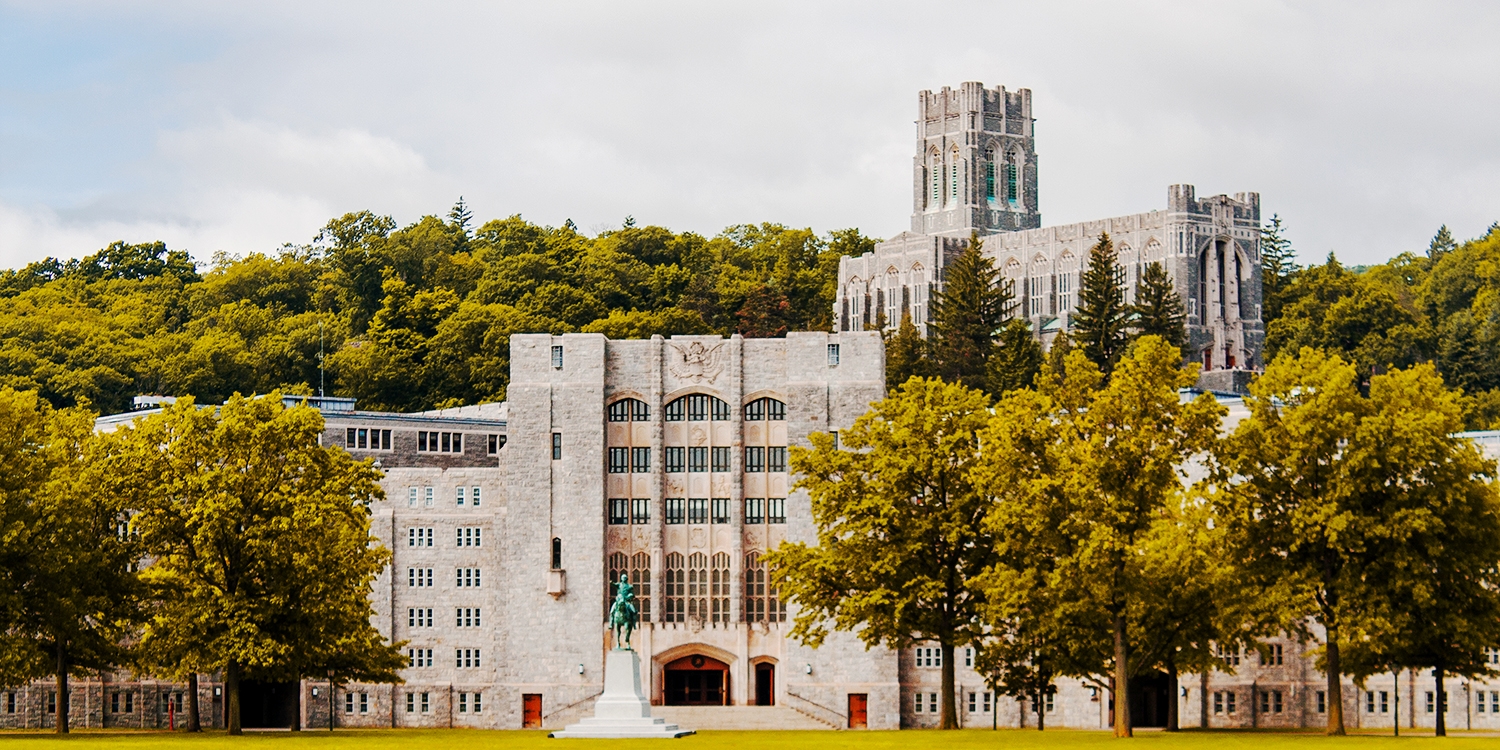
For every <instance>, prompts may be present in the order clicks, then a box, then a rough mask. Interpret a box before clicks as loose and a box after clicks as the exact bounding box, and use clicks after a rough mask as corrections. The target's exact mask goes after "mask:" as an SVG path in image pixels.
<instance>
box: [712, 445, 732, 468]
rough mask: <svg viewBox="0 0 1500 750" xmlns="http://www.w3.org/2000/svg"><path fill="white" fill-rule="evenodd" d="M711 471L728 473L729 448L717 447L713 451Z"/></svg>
mask: <svg viewBox="0 0 1500 750" xmlns="http://www.w3.org/2000/svg"><path fill="white" fill-rule="evenodd" d="M713 470H714V471H729V448H728V447H718V448H714V449H713Z"/></svg>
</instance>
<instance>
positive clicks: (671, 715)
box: [651, 706, 833, 730]
mask: <svg viewBox="0 0 1500 750" xmlns="http://www.w3.org/2000/svg"><path fill="white" fill-rule="evenodd" d="M651 716H652V718H662V719H666V720H667V723H668V724H676V725H678V726H680V727H682V728H683V729H698V730H703V729H737V730H744V729H752V730H753V729H795V730H805V729H833V727H831V726H829V725H827V724H824V723H823V722H821V721H818V720H816V719H813V718H812V717H810V716H807V715H806V714H802V713H799V712H797V711H795V710H793V709H790V708H787V707H786V706H652V707H651Z"/></svg>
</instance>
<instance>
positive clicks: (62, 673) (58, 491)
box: [0, 388, 141, 734]
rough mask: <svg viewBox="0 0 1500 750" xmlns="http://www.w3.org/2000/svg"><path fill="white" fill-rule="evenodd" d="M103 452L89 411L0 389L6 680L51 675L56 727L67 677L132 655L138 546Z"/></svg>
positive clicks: (64, 716) (65, 706)
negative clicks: (111, 488) (103, 464)
mask: <svg viewBox="0 0 1500 750" xmlns="http://www.w3.org/2000/svg"><path fill="white" fill-rule="evenodd" d="M97 451H98V439H97V438H96V436H95V433H94V414H92V413H91V412H88V411H84V410H82V409H67V410H62V411H54V410H53V409H52V408H51V406H49V405H48V404H47V402H46V401H44V400H42V399H40V398H38V396H37V394H36V393H34V392H22V391H16V390H13V389H11V388H0V459H3V460H4V465H5V467H6V468H5V471H4V472H0V474H3V475H4V479H3V480H0V523H4V526H3V527H0V560H3V562H4V563H5V565H4V568H3V573H0V581H3V584H0V585H3V590H0V606H3V607H4V611H0V614H4V615H5V616H6V617H5V620H4V622H5V626H4V631H3V635H0V648H3V653H0V682H3V683H4V684H17V683H21V682H25V681H27V680H32V679H38V678H41V677H45V676H47V675H49V674H50V675H53V676H54V679H55V680H56V688H55V690H56V694H57V711H56V724H55V726H56V730H57V732H58V733H59V734H66V733H67V732H68V728H69V724H70V719H71V706H70V702H69V696H70V695H71V693H70V690H69V688H68V678H69V677H70V676H71V675H73V674H79V673H91V672H98V671H101V670H108V669H113V668H115V667H118V666H120V665H122V664H125V663H127V661H128V658H129V656H128V652H127V650H126V646H125V644H126V640H127V638H126V637H127V636H128V635H129V634H130V633H131V632H132V629H133V626H134V625H135V624H136V621H137V613H138V606H139V602H140V594H141V586H140V584H139V581H138V579H137V575H136V573H135V565H136V563H137V562H138V561H139V560H140V557H141V554H140V547H139V546H138V545H137V544H136V542H135V540H134V539H133V538H132V537H131V536H130V535H128V534H126V533H123V524H124V521H125V518H126V510H127V508H126V506H125V505H124V504H123V502H122V498H121V497H119V496H117V495H115V494H112V493H110V492H108V491H106V490H105V489H104V487H103V482H104V479H105V475H104V473H103V472H101V471H100V470H99V468H98V455H97Z"/></svg>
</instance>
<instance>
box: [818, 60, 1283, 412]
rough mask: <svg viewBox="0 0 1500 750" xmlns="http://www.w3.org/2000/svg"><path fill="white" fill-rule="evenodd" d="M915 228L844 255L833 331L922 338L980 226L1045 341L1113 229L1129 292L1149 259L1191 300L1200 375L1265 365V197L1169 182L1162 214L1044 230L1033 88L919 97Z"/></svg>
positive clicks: (1238, 384)
mask: <svg viewBox="0 0 1500 750" xmlns="http://www.w3.org/2000/svg"><path fill="white" fill-rule="evenodd" d="M917 101H918V104H917V110H918V119H917V151H916V156H915V163H914V179H915V183H916V184H915V193H914V201H913V211H912V230H911V231H910V232H902V233H901V234H899V235H897V236H896V237H893V238H891V239H889V240H886V241H885V242H882V243H880V244H878V245H876V247H875V250H874V251H873V252H870V253H866V254H864V255H861V256H858V257H847V258H843V259H842V260H841V261H840V264H839V288H838V297H837V299H836V300H835V302H834V317H835V319H836V320H837V321H838V329H839V330H841V331H859V330H868V329H871V328H877V327H881V326H884V327H886V328H894V327H895V326H897V325H899V324H900V322H901V318H902V317H903V316H905V315H910V316H911V318H912V321H913V322H914V323H916V324H917V327H918V328H919V329H920V330H922V332H923V333H924V334H925V333H926V329H927V321H928V319H929V317H930V315H931V307H930V302H931V297H932V295H933V294H934V293H936V292H939V291H941V289H942V280H943V274H944V269H945V268H946V267H947V264H948V263H949V261H950V260H951V259H952V258H953V257H954V256H956V255H957V254H958V253H960V252H962V251H963V249H964V247H965V246H966V245H967V243H968V241H969V239H970V238H971V237H972V236H973V235H974V234H976V233H977V234H978V235H979V236H980V237H981V238H983V240H984V253H985V254H986V255H988V256H989V257H990V258H992V259H993V260H994V261H995V266H996V268H998V269H1000V272H1001V274H1002V275H1003V278H1004V279H1005V280H1006V283H1007V284H1009V285H1010V288H1011V291H1012V294H1013V295H1014V296H1015V300H1016V302H1017V303H1018V304H1017V308H1016V309H1017V315H1019V316H1020V317H1022V318H1023V319H1025V320H1026V321H1027V322H1029V323H1030V324H1031V327H1032V331H1033V332H1034V333H1035V335H1036V336H1037V337H1038V338H1039V339H1041V340H1042V341H1043V342H1050V341H1051V339H1052V338H1053V337H1054V336H1055V335H1056V334H1057V333H1058V332H1060V331H1066V330H1068V329H1069V328H1070V326H1071V320H1072V315H1073V313H1074V312H1075V311H1076V309H1077V305H1078V287H1079V284H1080V281H1081V276H1082V272H1083V269H1084V267H1085V266H1086V265H1087V264H1088V254H1089V248H1090V247H1092V246H1093V245H1094V243H1096V242H1097V241H1098V240H1099V237H1100V235H1102V234H1104V233H1106V232H1107V233H1108V234H1109V235H1110V237H1111V238H1112V240H1113V242H1114V245H1115V248H1116V250H1117V252H1118V261H1117V262H1118V263H1119V270H1120V274H1121V276H1122V278H1123V279H1124V281H1125V289H1126V300H1127V301H1134V299H1135V291H1136V284H1137V283H1139V280H1140V278H1141V274H1142V273H1143V272H1144V271H1145V269H1146V267H1147V266H1148V265H1150V264H1152V263H1160V264H1161V265H1162V266H1163V268H1164V269H1165V270H1166V272H1167V275H1168V277H1170V278H1171V279H1172V283H1173V285H1174V286H1175V288H1176V290H1177V293H1178V294H1179V295H1181V297H1182V300H1183V305H1184V307H1185V308H1186V310H1187V333H1188V341H1187V344H1186V353H1187V355H1188V356H1189V357H1190V358H1192V359H1193V360H1195V361H1197V362H1199V363H1201V364H1202V365H1203V370H1204V372H1205V375H1204V380H1203V381H1202V382H1203V385H1204V387H1206V388H1211V389H1214V390H1226V391H1235V390H1239V389H1241V388H1242V387H1243V386H1244V384H1245V383H1247V382H1248V375H1249V372H1251V371H1253V370H1256V369H1259V368H1260V367H1261V366H1262V363H1261V358H1260V352H1261V346H1262V344H1263V342H1264V339H1265V328H1264V325H1263V324H1262V322H1261V317H1260V315H1261V312H1260V309H1261V281H1260V269H1261V260H1260V196H1259V195H1258V194H1256V193H1236V194H1235V195H1234V196H1233V197H1231V196H1227V195H1216V196H1212V197H1208V198H1198V197H1197V195H1196V191H1195V190H1194V188H1193V186H1192V185H1172V186H1170V187H1168V188H1167V205H1166V210H1152V211H1147V212H1145V213H1139V214H1131V215H1129V216H1117V217H1112V218H1108V219H1099V220H1096V221H1084V222H1079V223H1076V224H1066V225H1061V226H1054V227H1042V226H1041V214H1040V212H1039V210H1038V202H1037V182H1036V176H1037V157H1036V148H1035V137H1034V135H1033V121H1032V117H1031V92H1030V91H1029V90H1027V89H1020V90H1018V91H1015V92H1008V91H1006V90H1005V89H1004V88H1003V87H996V88H993V89H987V88H985V87H984V84H981V83H977V82H970V83H965V84H963V85H962V86H960V87H959V88H958V89H950V88H944V89H942V90H941V91H939V92H936V93H934V92H931V91H923V92H922V93H921V94H920V95H919V96H918V100H917Z"/></svg>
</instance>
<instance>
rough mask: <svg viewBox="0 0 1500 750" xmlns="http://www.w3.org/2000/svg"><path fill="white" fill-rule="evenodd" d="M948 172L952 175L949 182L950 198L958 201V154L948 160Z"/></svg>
mask: <svg viewBox="0 0 1500 750" xmlns="http://www.w3.org/2000/svg"><path fill="white" fill-rule="evenodd" d="M948 171H949V173H950V177H949V182H948V197H949V199H950V200H954V201H957V200H958V152H957V151H954V152H953V155H952V156H950V157H949V158H948Z"/></svg>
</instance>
